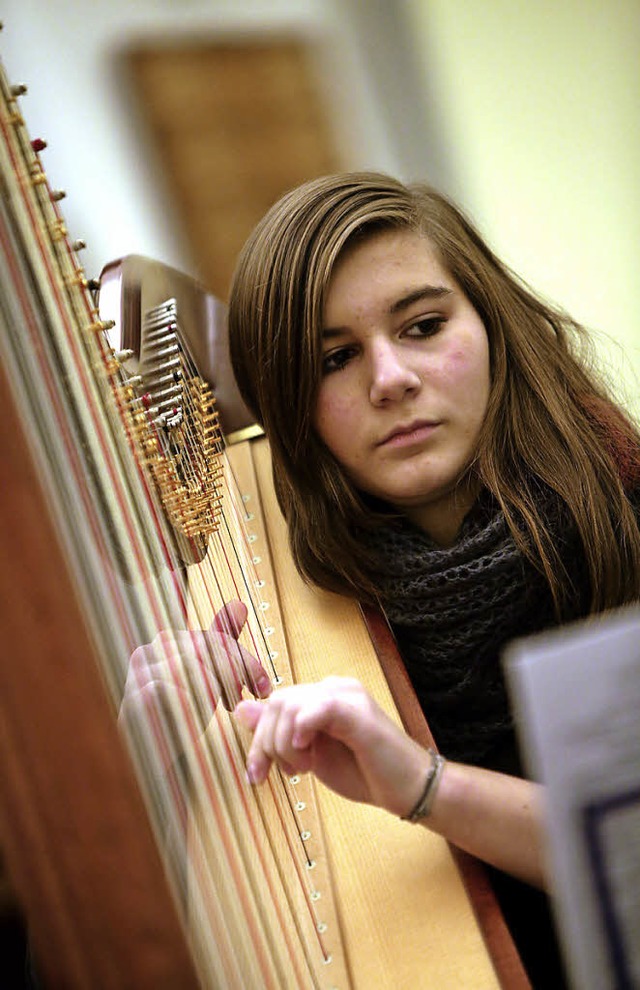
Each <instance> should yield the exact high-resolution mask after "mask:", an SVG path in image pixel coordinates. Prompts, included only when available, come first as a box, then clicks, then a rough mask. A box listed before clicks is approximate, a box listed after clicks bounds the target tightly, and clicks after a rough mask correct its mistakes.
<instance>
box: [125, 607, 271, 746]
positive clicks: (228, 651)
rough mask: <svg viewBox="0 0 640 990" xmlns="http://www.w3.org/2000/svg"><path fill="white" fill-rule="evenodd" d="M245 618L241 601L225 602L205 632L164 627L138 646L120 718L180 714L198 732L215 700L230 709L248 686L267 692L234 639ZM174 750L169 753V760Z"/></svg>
mask: <svg viewBox="0 0 640 990" xmlns="http://www.w3.org/2000/svg"><path fill="white" fill-rule="evenodd" d="M246 618H247V608H246V606H245V605H244V604H243V603H242V602H240V601H232V602H228V603H227V604H226V605H225V606H224V608H222V609H221V610H220V611H219V612H218V613H217V615H216V616H215V618H214V620H213V622H212V623H211V626H210V627H209V629H207V630H186V629H181V630H167V631H163V632H160V633H159V634H158V635H157V636H156V638H155V639H154V640H153V642H152V643H148V644H146V645H145V646H140V647H138V649H137V650H135V651H134V652H133V653H132V655H131V658H130V661H129V669H128V672H127V679H126V684H125V690H124V696H123V700H122V705H121V708H120V716H119V718H120V720H121V721H124V722H125V723H126V722H127V721H129V720H131V719H140V718H144V717H146V718H147V720H148V721H152V720H153V718H154V716H157V715H158V714H160V715H168V714H169V713H170V712H173V713H174V715H181V716H182V718H183V719H186V720H191V719H193V720H195V729H196V731H197V732H203V731H204V729H205V728H206V726H207V725H208V723H209V721H210V719H211V717H212V715H213V712H214V710H215V708H216V706H217V704H218V703H219V702H221V703H222V704H223V705H224V707H225V708H227V710H229V711H231V710H232V709H233V708H234V706H235V705H236V704H237V703H238V701H239V700H240V698H241V697H242V691H243V688H245V687H246V688H247V689H248V690H249V691H250V692H251V693H252V694H253V695H255V696H256V697H258V698H266V697H267V696H268V695H269V693H270V691H271V682H270V680H269V676H268V674H267V672H266V671H265V669H264V668H263V666H262V665H261V663H260V662H259V661H258V660H257V659H256V658H255V657H254V656H253V655H252V654H251V653H250V652H249V651H248V650H246V649H245V648H244V647H243V646H241V645H240V643H238V636H239V635H240V633H241V632H242V628H243V626H244V624H245V621H246ZM175 756H176V754H175V753H171V754H170V758H171V759H174V758H175Z"/></svg>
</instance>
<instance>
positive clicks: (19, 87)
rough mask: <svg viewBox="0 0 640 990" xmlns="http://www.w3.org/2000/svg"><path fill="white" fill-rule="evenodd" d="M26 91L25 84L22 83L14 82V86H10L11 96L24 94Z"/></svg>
mask: <svg viewBox="0 0 640 990" xmlns="http://www.w3.org/2000/svg"><path fill="white" fill-rule="evenodd" d="M26 92H27V87H26V86H25V84H24V83H16V85H15V86H12V87H11V95H12V96H24V94H25V93H26Z"/></svg>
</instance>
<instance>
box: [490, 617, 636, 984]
mask: <svg viewBox="0 0 640 990" xmlns="http://www.w3.org/2000/svg"><path fill="white" fill-rule="evenodd" d="M505 664H506V671H507V677H508V681H509V684H510V687H511V690H512V697H513V700H514V703H515V707H516V712H517V718H518V722H519V728H520V732H521V739H522V742H523V748H524V750H525V753H526V756H527V757H528V759H529V761H530V767H531V771H532V774H533V775H534V776H535V777H536V778H538V779H540V780H542V781H544V783H545V784H546V786H547V789H548V803H549V811H548V814H549V842H550V859H551V864H552V871H553V877H554V881H553V882H554V886H555V891H554V900H555V903H556V906H557V922H558V927H559V930H560V934H561V939H562V941H563V943H564V947H565V957H566V960H567V968H568V970H569V973H570V977H571V980H572V985H573V986H574V987H575V988H576V990H608V988H612V990H613V988H616V990H631V988H637V987H640V609H637V608H634V609H627V610H622V611H621V612H618V613H612V614H611V615H610V616H608V617H606V618H602V619H598V620H596V621H594V622H592V623H591V624H580V625H576V626H575V627H572V628H571V629H569V630H565V631H561V632H557V633H554V634H553V635H545V636H540V637H534V638H532V639H530V640H522V641H520V642H518V643H516V644H514V645H513V646H512V647H511V648H509V650H508V651H507V654H506V657H505Z"/></svg>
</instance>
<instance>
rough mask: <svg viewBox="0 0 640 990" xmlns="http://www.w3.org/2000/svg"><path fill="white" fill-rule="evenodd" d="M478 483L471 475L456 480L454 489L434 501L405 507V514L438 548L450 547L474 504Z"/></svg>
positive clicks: (478, 488) (477, 492) (478, 487)
mask: <svg viewBox="0 0 640 990" xmlns="http://www.w3.org/2000/svg"><path fill="white" fill-rule="evenodd" d="M479 491H480V482H479V481H478V479H477V478H475V477H470V478H468V479H466V480H465V481H464V482H462V483H459V484H458V485H457V486H456V488H455V490H454V491H453V492H449V493H448V494H447V495H445V496H443V497H442V498H440V499H437V500H436V501H433V502H428V503H426V504H423V505H419V506H415V507H409V508H406V507H405V508H404V509H403V511H404V514H405V515H406V516H407V518H408V519H410V520H411V522H412V523H413V524H414V526H417V527H418V528H419V529H422V530H424V532H425V533H426V534H427V536H429V537H430V538H431V539H432V540H433V542H434V543H437V544H438V546H441V547H450V546H452V545H453V544H454V543H455V542H456V539H457V537H458V533H459V532H460V528H461V526H462V523H463V522H464V519H465V517H466V515H467V513H468V512H469V510H470V509H471V507H472V506H473V504H474V503H475V501H476V499H477V497H478V494H479Z"/></svg>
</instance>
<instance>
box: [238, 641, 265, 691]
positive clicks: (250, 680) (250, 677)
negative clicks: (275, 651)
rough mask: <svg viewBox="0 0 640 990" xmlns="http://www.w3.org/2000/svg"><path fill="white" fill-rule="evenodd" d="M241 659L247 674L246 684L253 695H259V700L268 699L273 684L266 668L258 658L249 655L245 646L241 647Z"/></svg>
mask: <svg viewBox="0 0 640 990" xmlns="http://www.w3.org/2000/svg"><path fill="white" fill-rule="evenodd" d="M240 657H241V663H242V666H243V667H244V670H245V673H246V677H245V683H246V685H247V687H248V688H249V690H250V691H251V693H252V694H255V695H257V696H258V698H268V697H269V695H270V694H271V692H272V690H273V684H272V683H271V678H270V677H269V674H268V673H267V671H266V670H265V668H264V667H263V666H262V664H261V663H260V661H259V660H258V659H257V657H254V655H253V654H252V653H249V650H245V648H244V647H243V646H241V647H240Z"/></svg>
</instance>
